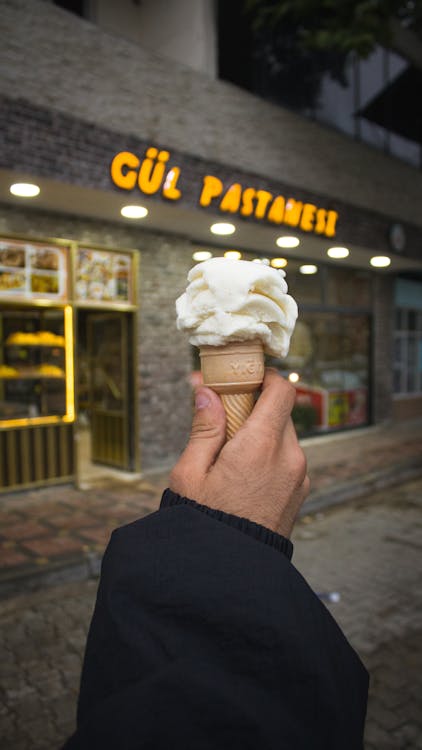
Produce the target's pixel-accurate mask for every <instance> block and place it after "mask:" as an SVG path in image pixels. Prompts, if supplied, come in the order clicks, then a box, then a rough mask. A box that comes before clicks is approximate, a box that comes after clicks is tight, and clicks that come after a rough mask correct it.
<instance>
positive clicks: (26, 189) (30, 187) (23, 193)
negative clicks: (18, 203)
mask: <svg viewBox="0 0 422 750" xmlns="http://www.w3.org/2000/svg"><path fill="white" fill-rule="evenodd" d="M9 189H10V192H11V193H12V195H18V196H19V198H35V196H36V195H39V192H40V188H39V187H38V185H34V183H32V182H15V183H14V185H11V186H10V188H9Z"/></svg>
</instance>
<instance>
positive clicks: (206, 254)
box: [192, 250, 212, 260]
mask: <svg viewBox="0 0 422 750" xmlns="http://www.w3.org/2000/svg"><path fill="white" fill-rule="evenodd" d="M192 258H193V259H194V260H209V259H210V258H212V253H210V251H209V250H196V251H195V252H194V254H193V255H192Z"/></svg>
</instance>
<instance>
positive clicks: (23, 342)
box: [6, 331, 65, 346]
mask: <svg viewBox="0 0 422 750" xmlns="http://www.w3.org/2000/svg"><path fill="white" fill-rule="evenodd" d="M6 343H7V344H13V345H15V346H64V343H65V341H64V336H60V335H58V334H56V333H52V332H51V331H36V332H34V333H32V332H30V333H26V332H24V331H16V333H11V334H10V336H8V337H7V341H6Z"/></svg>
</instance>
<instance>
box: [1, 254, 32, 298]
mask: <svg viewBox="0 0 422 750" xmlns="http://www.w3.org/2000/svg"><path fill="white" fill-rule="evenodd" d="M24 269H25V249H24V248H22V247H16V246H14V245H9V244H7V243H3V242H2V243H0V292H19V291H24V290H25V287H26V275H25V271H24Z"/></svg>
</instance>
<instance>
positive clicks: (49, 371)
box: [37, 364, 64, 378]
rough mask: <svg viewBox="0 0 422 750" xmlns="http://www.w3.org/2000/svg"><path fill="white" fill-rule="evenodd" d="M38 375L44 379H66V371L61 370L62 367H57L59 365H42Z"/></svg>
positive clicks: (38, 369)
mask: <svg viewBox="0 0 422 750" xmlns="http://www.w3.org/2000/svg"><path fill="white" fill-rule="evenodd" d="M37 373H38V374H39V375H42V376H43V377H46V378H47V377H48V378H63V377H64V370H62V369H61V367H57V365H47V364H44V365H40V366H39V367H38V368H37Z"/></svg>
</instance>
